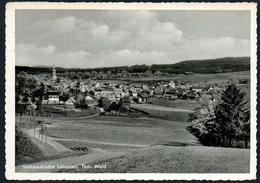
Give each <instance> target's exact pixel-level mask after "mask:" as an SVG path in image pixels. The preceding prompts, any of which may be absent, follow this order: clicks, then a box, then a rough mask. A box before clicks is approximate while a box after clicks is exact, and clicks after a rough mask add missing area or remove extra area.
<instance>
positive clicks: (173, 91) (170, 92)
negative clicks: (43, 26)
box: [163, 88, 177, 99]
mask: <svg viewBox="0 0 260 183" xmlns="http://www.w3.org/2000/svg"><path fill="white" fill-rule="evenodd" d="M163 96H164V98H169V99H175V98H177V89H176V88H171V89H166V90H165V93H164V94H163ZM174 96H175V97H174Z"/></svg>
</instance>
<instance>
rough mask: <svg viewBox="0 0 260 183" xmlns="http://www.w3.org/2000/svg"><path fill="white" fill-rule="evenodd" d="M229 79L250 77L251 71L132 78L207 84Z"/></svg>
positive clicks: (135, 79)
mask: <svg viewBox="0 0 260 183" xmlns="http://www.w3.org/2000/svg"><path fill="white" fill-rule="evenodd" d="M229 79H234V80H238V79H250V71H242V72H229V73H219V74H194V75H184V74H178V75H175V76H160V77H142V78H132V79H131V80H132V81H138V82H141V81H153V80H174V81H193V82H205V83H207V84H214V83H222V82H226V81H228V80H229Z"/></svg>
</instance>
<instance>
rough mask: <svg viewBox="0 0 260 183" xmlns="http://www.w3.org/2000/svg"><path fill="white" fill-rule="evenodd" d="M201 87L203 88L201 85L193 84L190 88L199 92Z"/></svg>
mask: <svg viewBox="0 0 260 183" xmlns="http://www.w3.org/2000/svg"><path fill="white" fill-rule="evenodd" d="M202 89H203V87H201V86H193V87H192V90H194V91H196V92H201V91H202Z"/></svg>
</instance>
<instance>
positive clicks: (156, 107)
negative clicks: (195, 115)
mask: <svg viewBox="0 0 260 183" xmlns="http://www.w3.org/2000/svg"><path fill="white" fill-rule="evenodd" d="M131 107H132V108H136V109H154V110H158V111H169V112H193V111H192V110H188V109H180V108H173V107H164V106H159V105H154V104H131Z"/></svg>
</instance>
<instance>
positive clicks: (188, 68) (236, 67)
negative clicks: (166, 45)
mask: <svg viewBox="0 0 260 183" xmlns="http://www.w3.org/2000/svg"><path fill="white" fill-rule="evenodd" d="M51 67H52V66H50V67H27V66H16V73H19V72H21V71H25V72H27V73H30V74H37V73H42V72H45V73H50V72H51ZM56 70H57V73H64V72H91V71H97V72H101V71H102V72H104V73H107V72H109V73H113V74H116V73H121V72H128V73H142V72H146V71H147V70H150V71H151V72H152V73H155V72H156V71H161V72H163V73H171V74H181V73H184V72H194V73H200V74H211V73H212V74H213V73H221V72H238V71H248V70H250V57H226V58H218V59H207V60H189V61H182V62H178V63H176V64H153V65H151V66H148V65H145V64H143V65H133V66H120V67H103V68H92V69H90V68H61V67H56Z"/></svg>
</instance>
